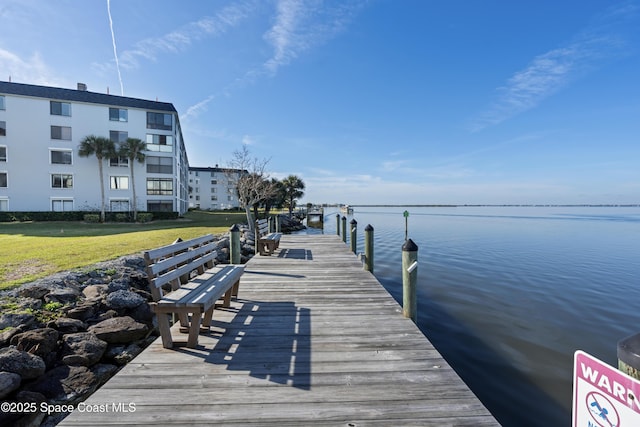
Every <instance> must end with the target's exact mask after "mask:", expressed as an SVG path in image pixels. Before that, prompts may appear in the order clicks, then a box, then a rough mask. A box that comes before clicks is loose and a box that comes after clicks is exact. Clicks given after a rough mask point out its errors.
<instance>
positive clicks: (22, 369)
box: [0, 347, 46, 380]
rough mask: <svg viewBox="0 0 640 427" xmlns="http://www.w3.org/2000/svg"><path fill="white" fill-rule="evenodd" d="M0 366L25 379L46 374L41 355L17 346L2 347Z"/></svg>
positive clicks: (0, 350)
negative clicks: (19, 348) (22, 349)
mask: <svg viewBox="0 0 640 427" xmlns="http://www.w3.org/2000/svg"><path fill="white" fill-rule="evenodd" d="M0 366H2V370H4V371H6V372H13V373H14V374H18V375H20V377H21V378H22V379H23V380H29V379H32V378H37V377H39V376H40V375H42V374H44V371H45V369H46V366H45V363H44V360H42V358H41V357H40V356H36V355H35V354H31V353H27V352H26V351H21V350H18V349H17V348H15V347H5V348H2V349H0Z"/></svg>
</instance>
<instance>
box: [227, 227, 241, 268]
mask: <svg viewBox="0 0 640 427" xmlns="http://www.w3.org/2000/svg"><path fill="white" fill-rule="evenodd" d="M229 232H230V234H231V238H230V239H229V261H231V264H240V228H239V227H238V224H233V226H232V227H231V228H230V229H229Z"/></svg>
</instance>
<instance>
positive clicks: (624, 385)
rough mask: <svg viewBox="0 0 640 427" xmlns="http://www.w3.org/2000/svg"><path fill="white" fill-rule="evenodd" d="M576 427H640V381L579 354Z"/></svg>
mask: <svg viewBox="0 0 640 427" xmlns="http://www.w3.org/2000/svg"><path fill="white" fill-rule="evenodd" d="M573 360H574V364H573V427H637V426H640V381H638V380H636V379H635V378H633V377H630V376H629V375H627V374H625V373H623V372H620V371H619V370H617V369H615V368H613V367H611V366H609V365H607V364H606V363H604V362H602V361H600V360H598V359H596V358H595V357H593V356H591V355H589V354H587V353H585V352H583V351H580V350H578V351H576V353H575V355H574V359H573Z"/></svg>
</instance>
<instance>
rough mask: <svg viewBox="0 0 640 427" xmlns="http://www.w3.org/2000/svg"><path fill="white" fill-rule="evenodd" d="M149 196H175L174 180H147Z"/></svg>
mask: <svg viewBox="0 0 640 427" xmlns="http://www.w3.org/2000/svg"><path fill="white" fill-rule="evenodd" d="M147 194H148V195H151V196H173V179H171V178H147Z"/></svg>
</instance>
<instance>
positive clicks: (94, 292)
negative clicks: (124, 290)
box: [82, 285, 107, 299]
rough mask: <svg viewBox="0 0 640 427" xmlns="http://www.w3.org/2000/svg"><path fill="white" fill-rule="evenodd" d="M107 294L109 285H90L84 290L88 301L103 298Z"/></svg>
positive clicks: (83, 292)
mask: <svg viewBox="0 0 640 427" xmlns="http://www.w3.org/2000/svg"><path fill="white" fill-rule="evenodd" d="M106 293H107V285H89V286H87V287H86V288H84V289H83V290H82V294H83V295H84V296H85V298H87V299H96V298H102V297H103V296H104V295H105V294H106Z"/></svg>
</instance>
